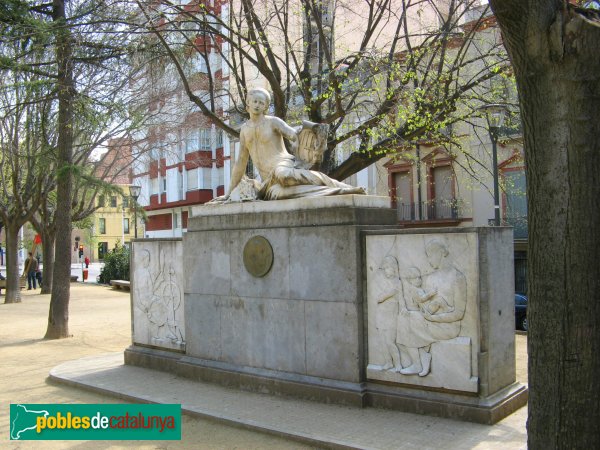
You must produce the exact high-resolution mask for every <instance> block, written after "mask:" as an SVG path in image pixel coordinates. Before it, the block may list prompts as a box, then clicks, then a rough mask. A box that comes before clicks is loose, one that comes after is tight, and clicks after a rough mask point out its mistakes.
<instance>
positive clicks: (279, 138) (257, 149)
mask: <svg viewBox="0 0 600 450" xmlns="http://www.w3.org/2000/svg"><path fill="white" fill-rule="evenodd" d="M270 102H271V96H270V95H269V93H268V92H267V91H266V90H265V89H260V88H258V89H252V90H250V91H249V92H248V97H247V102H246V103H247V110H248V113H249V114H250V119H249V120H248V121H247V122H246V123H245V124H244V125H242V128H241V131H240V154H239V156H238V158H237V161H236V162H235V165H234V167H233V173H232V176H231V184H230V186H229V190H228V191H227V194H226V195H225V196H222V197H218V198H216V199H214V200H213V202H217V203H221V202H228V201H242V200H253V199H258V200H279V199H290V198H302V197H317V196H325V195H341V194H365V190H364V189H363V188H361V187H354V186H350V185H349V184H345V183H341V182H339V181H337V180H334V179H332V178H330V177H328V176H327V175H325V174H323V173H321V172H318V171H316V170H310V169H309V168H307V167H311V166H314V165H315V163H318V162H319V156H320V155H318V154H315V153H314V148H313V149H308V150H309V152H308V154H309V155H310V157H311V158H312V161H302V160H300V159H297V158H296V157H295V156H294V155H291V154H290V153H288V151H287V150H286V148H285V145H284V142H283V138H284V137H285V138H286V139H288V140H289V141H290V142H291V143H292V146H293V147H295V148H298V142H299V140H300V139H299V138H298V133H297V131H296V130H295V129H294V128H292V127H290V126H289V125H288V124H287V123H285V122H284V121H283V120H281V119H280V118H278V117H273V116H267V115H265V112H266V111H267V109H268V107H269V104H270ZM310 125H312V126H313V128H314V125H315V124H310ZM320 134H322V131H321V133H320ZM315 136H316V141H320V140H323V137H322V136H320V135H319V134H318V133H316V134H315ZM310 144H311V145H313V147H314V144H318V142H311V143H310ZM305 150H306V149H305ZM310 150H312V151H310ZM305 153H306V152H305ZM249 157H250V158H252V162H253V164H254V167H256V168H257V169H258V172H259V174H260V177H261V180H262V182H261V183H259V182H258V181H257V180H250V179H247V178H245V177H244V173H245V170H246V165H247V164H248V158H249Z"/></svg>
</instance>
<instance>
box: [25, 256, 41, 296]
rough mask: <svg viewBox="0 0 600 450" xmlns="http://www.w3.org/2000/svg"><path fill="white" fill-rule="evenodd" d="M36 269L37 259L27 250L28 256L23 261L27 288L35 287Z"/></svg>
mask: <svg viewBox="0 0 600 450" xmlns="http://www.w3.org/2000/svg"><path fill="white" fill-rule="evenodd" d="M37 270H38V262H37V259H35V258H34V257H33V253H31V252H29V258H27V260H26V261H25V273H27V290H28V291H30V290H31V289H32V286H33V289H37V284H36V277H35V274H36V273H37Z"/></svg>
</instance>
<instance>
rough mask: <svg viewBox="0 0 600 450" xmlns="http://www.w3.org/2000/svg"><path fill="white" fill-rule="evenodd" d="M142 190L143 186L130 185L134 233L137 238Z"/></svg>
mask: <svg viewBox="0 0 600 450" xmlns="http://www.w3.org/2000/svg"><path fill="white" fill-rule="evenodd" d="M141 190H142V187H141V186H136V185H134V184H132V185H131V186H129V196H130V197H131V198H132V199H133V217H134V218H133V222H134V225H133V227H134V230H135V231H134V233H135V239H137V199H138V197H139V196H140V191H141Z"/></svg>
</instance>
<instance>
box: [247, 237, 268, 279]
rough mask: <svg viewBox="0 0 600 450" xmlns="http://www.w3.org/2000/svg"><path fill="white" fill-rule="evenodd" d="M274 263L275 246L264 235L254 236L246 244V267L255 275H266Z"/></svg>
mask: <svg viewBox="0 0 600 450" xmlns="http://www.w3.org/2000/svg"><path fill="white" fill-rule="evenodd" d="M272 265H273V248H272V247H271V244H270V243H269V241H267V240H266V239H265V238H264V237H262V236H254V237H253V238H251V239H250V240H249V241H248V242H246V245H245V246H244V267H246V270H247V271H248V272H250V274H251V275H253V276H255V277H259V278H260V277H264V276H265V275H266V274H268V273H269V270H271V266H272Z"/></svg>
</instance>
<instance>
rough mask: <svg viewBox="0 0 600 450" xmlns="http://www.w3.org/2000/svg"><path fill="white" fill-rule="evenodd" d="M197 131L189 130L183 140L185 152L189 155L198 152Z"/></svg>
mask: <svg viewBox="0 0 600 450" xmlns="http://www.w3.org/2000/svg"><path fill="white" fill-rule="evenodd" d="M198 139H199V136H198V130H189V131H188V133H187V136H186V138H185V152H186V153H191V152H196V151H198V148H199V143H198Z"/></svg>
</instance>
